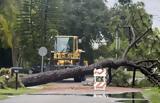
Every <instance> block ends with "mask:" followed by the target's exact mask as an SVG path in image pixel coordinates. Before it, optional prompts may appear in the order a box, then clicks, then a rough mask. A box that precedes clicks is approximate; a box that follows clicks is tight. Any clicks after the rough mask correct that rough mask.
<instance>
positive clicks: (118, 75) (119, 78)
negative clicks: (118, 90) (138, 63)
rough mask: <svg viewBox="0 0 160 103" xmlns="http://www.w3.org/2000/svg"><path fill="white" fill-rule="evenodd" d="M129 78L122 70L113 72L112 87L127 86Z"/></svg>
mask: <svg viewBox="0 0 160 103" xmlns="http://www.w3.org/2000/svg"><path fill="white" fill-rule="evenodd" d="M130 78H131V76H130V75H129V74H126V73H125V72H124V70H123V69H118V70H117V71H114V72H113V76H112V83H111V85H112V86H125V87H126V86H129V82H128V81H129V79H130Z"/></svg>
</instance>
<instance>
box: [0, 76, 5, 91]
mask: <svg viewBox="0 0 160 103" xmlns="http://www.w3.org/2000/svg"><path fill="white" fill-rule="evenodd" d="M4 88H6V84H5V78H4V77H2V76H0V89H4Z"/></svg>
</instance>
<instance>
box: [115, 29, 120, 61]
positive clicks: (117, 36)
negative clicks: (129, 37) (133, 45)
mask: <svg viewBox="0 0 160 103" xmlns="http://www.w3.org/2000/svg"><path fill="white" fill-rule="evenodd" d="M115 36H116V37H115V39H116V59H118V53H117V51H118V49H120V37H119V34H118V26H117V28H116V35H115Z"/></svg>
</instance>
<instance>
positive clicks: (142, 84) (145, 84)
mask: <svg viewBox="0 0 160 103" xmlns="http://www.w3.org/2000/svg"><path fill="white" fill-rule="evenodd" d="M136 86H137V87H152V86H153V84H152V83H151V82H150V81H149V80H147V79H143V80H141V81H140V82H138V83H136Z"/></svg>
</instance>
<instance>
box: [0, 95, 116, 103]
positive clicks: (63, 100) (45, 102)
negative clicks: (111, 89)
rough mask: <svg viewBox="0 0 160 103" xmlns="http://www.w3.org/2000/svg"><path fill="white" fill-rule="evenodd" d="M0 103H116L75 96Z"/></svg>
mask: <svg viewBox="0 0 160 103" xmlns="http://www.w3.org/2000/svg"><path fill="white" fill-rule="evenodd" d="M0 103H116V102H115V101H114V100H113V99H109V98H108V99H107V98H105V97H89V96H74V95H67V96H65V95H22V96H17V97H12V98H10V99H7V100H3V101H0Z"/></svg>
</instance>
